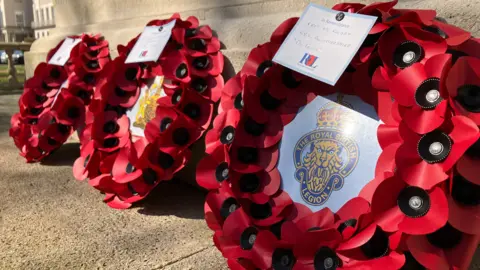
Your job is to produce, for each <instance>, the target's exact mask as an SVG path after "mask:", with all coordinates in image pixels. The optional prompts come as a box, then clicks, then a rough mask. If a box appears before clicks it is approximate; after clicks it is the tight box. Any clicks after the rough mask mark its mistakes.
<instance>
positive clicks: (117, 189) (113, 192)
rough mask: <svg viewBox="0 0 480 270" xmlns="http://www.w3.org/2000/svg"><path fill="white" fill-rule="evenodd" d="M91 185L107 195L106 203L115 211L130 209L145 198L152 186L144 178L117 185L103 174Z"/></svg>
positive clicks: (91, 182) (93, 180) (92, 181)
mask: <svg viewBox="0 0 480 270" xmlns="http://www.w3.org/2000/svg"><path fill="white" fill-rule="evenodd" d="M89 184H90V185H92V186H93V187H95V188H96V189H99V190H100V191H102V192H104V193H105V194H106V196H105V199H104V202H106V203H107V205H108V206H110V207H112V208H115V209H126V208H129V207H130V206H131V205H132V203H134V202H136V201H139V200H141V199H143V198H145V197H146V196H147V195H148V193H149V191H150V190H151V186H150V185H148V184H147V183H145V182H144V181H143V179H142V178H139V179H137V180H136V181H133V182H131V183H127V184H117V183H115V182H114V181H113V180H112V177H111V176H110V175H108V174H102V175H100V176H98V177H96V178H94V179H92V180H90V181H89Z"/></svg>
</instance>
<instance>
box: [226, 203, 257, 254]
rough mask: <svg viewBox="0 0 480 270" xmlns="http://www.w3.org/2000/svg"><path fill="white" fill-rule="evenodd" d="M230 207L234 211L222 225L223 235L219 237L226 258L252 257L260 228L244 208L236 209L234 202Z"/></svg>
mask: <svg viewBox="0 0 480 270" xmlns="http://www.w3.org/2000/svg"><path fill="white" fill-rule="evenodd" d="M230 207H231V208H232V209H234V211H231V212H229V215H228V216H227V217H226V218H225V222H224V223H223V226H222V230H223V234H222V235H223V236H222V237H220V238H219V242H220V243H221V244H220V246H221V247H222V250H221V251H222V253H223V255H224V257H226V258H231V259H237V258H247V259H251V257H252V252H253V250H254V249H253V248H254V246H255V242H256V237H257V235H258V233H259V231H260V230H259V229H258V228H257V227H256V226H255V225H254V224H253V221H252V220H251V219H250V217H249V216H248V215H247V214H246V212H245V211H244V209H243V208H240V209H235V206H234V204H231V205H230Z"/></svg>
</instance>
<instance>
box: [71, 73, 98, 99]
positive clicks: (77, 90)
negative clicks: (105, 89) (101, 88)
mask: <svg viewBox="0 0 480 270" xmlns="http://www.w3.org/2000/svg"><path fill="white" fill-rule="evenodd" d="M78 79H79V78H78V77H77V76H75V75H71V76H70V77H69V86H68V87H67V88H66V90H67V91H68V92H70V93H71V94H72V95H73V96H76V97H79V98H80V99H81V100H82V101H83V103H84V104H85V105H89V104H90V100H91V98H92V94H93V87H92V86H90V85H87V84H86V83H84V82H83V81H79V80H78Z"/></svg>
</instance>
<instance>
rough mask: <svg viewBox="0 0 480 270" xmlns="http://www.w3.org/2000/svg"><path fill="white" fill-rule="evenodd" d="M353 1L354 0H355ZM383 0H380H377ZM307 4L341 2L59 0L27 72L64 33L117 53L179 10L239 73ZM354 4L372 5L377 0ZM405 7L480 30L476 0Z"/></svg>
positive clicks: (435, 0) (412, 0)
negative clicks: (97, 37) (204, 28)
mask: <svg viewBox="0 0 480 270" xmlns="http://www.w3.org/2000/svg"><path fill="white" fill-rule="evenodd" d="M353 1H355V0H353ZM378 1H381V0H378ZM309 2H314V3H317V4H321V5H324V6H326V7H332V6H333V5H334V4H336V3H338V2H342V1H339V0H314V1H308V0H56V2H55V12H56V14H55V16H56V23H57V28H55V29H53V30H52V31H51V36H50V37H48V38H42V39H40V40H37V41H36V42H35V43H34V44H33V45H32V49H31V52H29V53H27V54H26V56H25V61H26V75H27V77H29V76H31V75H32V74H33V70H34V67H35V66H36V65H37V64H38V63H39V62H40V61H44V59H45V56H46V53H47V51H48V50H49V49H50V48H53V47H54V46H55V45H56V44H57V43H58V42H60V41H61V40H62V39H63V38H65V36H67V35H71V34H78V33H82V32H89V33H102V34H103V35H104V36H105V37H106V38H107V40H108V41H109V42H110V49H111V50H112V55H113V56H116V55H117V54H116V47H117V45H118V44H125V43H126V42H128V41H129V40H130V39H131V38H133V37H134V36H136V35H137V34H138V33H140V32H141V31H142V29H143V27H144V25H145V24H146V23H147V22H148V21H150V20H152V19H159V18H160V19H161V18H167V17H169V16H171V14H172V13H174V12H180V14H181V15H182V18H186V17H187V16H190V15H194V16H196V17H198V18H199V19H200V21H201V23H202V24H209V25H210V26H211V27H212V29H214V30H215V31H216V33H217V35H218V36H219V38H220V40H221V42H222V44H223V52H224V54H225V56H226V57H227V62H226V63H227V66H226V69H227V70H226V73H225V75H227V76H231V75H232V73H233V72H234V71H238V70H239V68H240V67H241V66H242V64H243V62H244V61H245V59H246V56H247V55H248V52H249V51H250V50H251V49H252V48H253V47H255V46H256V45H257V44H260V43H264V42H266V41H267V40H268V37H269V36H270V34H271V32H272V31H273V30H274V29H275V27H276V26H277V25H278V24H280V23H281V22H282V21H284V20H285V19H287V18H289V17H293V16H299V15H300V14H301V12H302V10H303V9H304V8H305V6H306V5H307V4H308V3H309ZM356 2H362V3H371V2H376V1H375V0H359V1H356ZM399 2H400V3H399V5H398V6H399V7H403V8H433V9H435V8H436V9H437V10H438V13H439V15H440V16H442V17H444V18H446V19H447V20H448V21H449V22H450V23H454V24H456V25H458V26H461V27H463V28H466V29H470V31H472V33H473V34H475V35H477V34H478V33H479V32H480V24H479V20H478V19H477V17H478V15H479V14H478V13H479V10H480V1H477V0H423V1H418V0H400V1H399Z"/></svg>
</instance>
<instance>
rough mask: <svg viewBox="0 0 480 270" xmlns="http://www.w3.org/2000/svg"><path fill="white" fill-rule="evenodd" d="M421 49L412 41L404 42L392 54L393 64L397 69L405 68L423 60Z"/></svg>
mask: <svg viewBox="0 0 480 270" xmlns="http://www.w3.org/2000/svg"><path fill="white" fill-rule="evenodd" d="M423 54H424V52H423V48H422V47H421V46H420V45H419V44H418V43H416V42H414V41H405V42H403V43H402V44H400V45H399V46H398V47H397V48H396V49H395V51H394V53H393V63H394V65H395V66H397V67H399V68H407V67H409V66H411V65H413V64H415V63H417V62H418V61H420V60H421V59H422V58H423Z"/></svg>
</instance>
